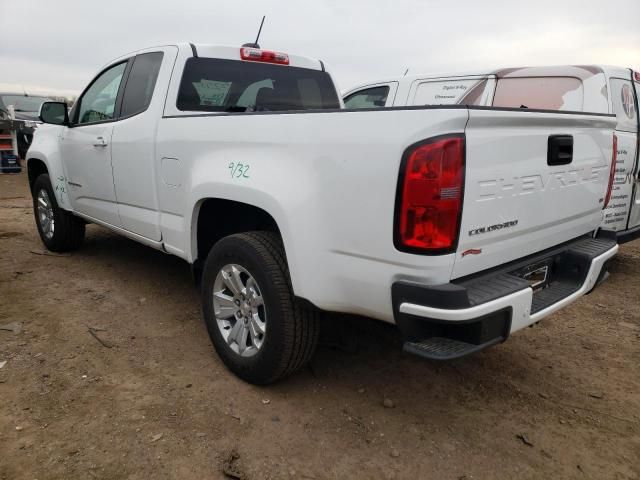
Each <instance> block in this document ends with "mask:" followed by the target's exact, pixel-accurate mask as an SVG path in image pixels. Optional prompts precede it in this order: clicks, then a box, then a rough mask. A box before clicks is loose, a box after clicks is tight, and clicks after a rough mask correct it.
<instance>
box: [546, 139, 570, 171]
mask: <svg viewBox="0 0 640 480" xmlns="http://www.w3.org/2000/svg"><path fill="white" fill-rule="evenodd" d="M572 161H573V136H572V135H551V136H549V140H548V142H547V165H549V166H555V165H569V164H570V163H571V162H572Z"/></svg>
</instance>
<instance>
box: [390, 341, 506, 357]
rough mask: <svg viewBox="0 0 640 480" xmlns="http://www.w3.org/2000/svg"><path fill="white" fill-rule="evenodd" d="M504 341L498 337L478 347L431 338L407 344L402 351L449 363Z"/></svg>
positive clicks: (471, 344)
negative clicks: (448, 361)
mask: <svg viewBox="0 0 640 480" xmlns="http://www.w3.org/2000/svg"><path fill="white" fill-rule="evenodd" d="M503 340H504V338H502V337H496V338H492V339H491V340H489V341H487V342H485V343H481V344H479V345H476V344H473V343H467V342H462V341H460V340H454V339H452V338H443V337H431V338H427V339H426V340H421V341H419V342H405V343H404V345H403V347H402V350H404V351H405V352H407V353H412V354H414V355H417V356H419V357H422V358H426V359H427V360H439V361H447V360H456V359H458V358H462V357H466V356H467V355H471V354H472V353H476V352H479V351H480V350H484V349H485V348H488V347H491V346H492V345H495V344H496V343H500V342H502V341H503Z"/></svg>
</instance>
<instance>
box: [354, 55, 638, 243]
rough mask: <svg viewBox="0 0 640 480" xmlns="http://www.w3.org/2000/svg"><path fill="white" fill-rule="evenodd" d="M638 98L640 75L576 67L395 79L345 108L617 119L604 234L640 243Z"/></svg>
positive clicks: (361, 93)
mask: <svg viewBox="0 0 640 480" xmlns="http://www.w3.org/2000/svg"><path fill="white" fill-rule="evenodd" d="M639 92H640V72H634V71H633V70H632V69H629V68H622V67H611V66H599V65H581V66H580V65H577V66H556V67H526V68H503V69H500V70H493V71H487V72H477V71H476V72H473V73H458V74H437V75H424V74H423V75H411V76H405V77H397V78H393V79H387V80H381V81H376V82H370V83H367V84H366V85H359V86H358V87H355V88H352V89H350V90H348V91H347V92H346V94H345V96H344V99H345V104H346V106H347V108H377V107H399V106H401V107H404V106H408V105H475V106H494V107H507V108H542V109H548V110H560V111H576V112H597V113H612V114H614V115H616V120H617V121H616V136H617V139H618V151H617V156H618V157H617V158H618V160H617V165H616V176H615V181H614V186H613V194H612V197H611V202H610V203H609V206H608V207H607V209H606V210H605V214H604V219H603V222H602V227H603V228H605V229H607V230H614V231H615V232H616V233H617V237H618V242H619V243H624V242H627V241H630V240H633V239H635V238H638V237H640V189H639V188H638V183H639V182H640V164H639V162H638V158H639V155H640V149H639V148H638V138H639V136H638V130H639V128H640V118H639V116H638V93H639Z"/></svg>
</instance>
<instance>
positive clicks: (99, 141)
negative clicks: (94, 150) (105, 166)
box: [93, 137, 107, 147]
mask: <svg viewBox="0 0 640 480" xmlns="http://www.w3.org/2000/svg"><path fill="white" fill-rule="evenodd" d="M93 146H94V147H106V146H107V142H105V141H104V138H102V137H97V138H96V141H95V143H94V144H93Z"/></svg>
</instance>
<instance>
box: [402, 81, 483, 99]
mask: <svg viewBox="0 0 640 480" xmlns="http://www.w3.org/2000/svg"><path fill="white" fill-rule="evenodd" d="M486 86H487V81H486V79H478V78H452V79H447V80H432V81H427V82H422V83H420V84H419V85H418V88H417V89H416V94H415V97H414V99H413V105H458V104H461V105H476V104H477V103H475V102H478V103H479V102H480V99H481V98H482V94H483V93H484V89H485V88H486Z"/></svg>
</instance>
